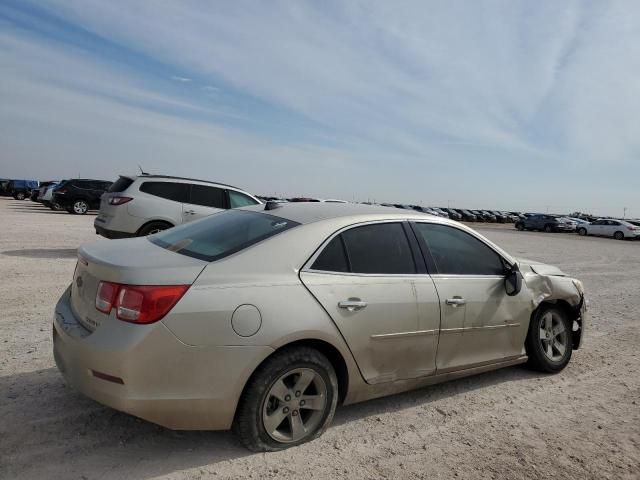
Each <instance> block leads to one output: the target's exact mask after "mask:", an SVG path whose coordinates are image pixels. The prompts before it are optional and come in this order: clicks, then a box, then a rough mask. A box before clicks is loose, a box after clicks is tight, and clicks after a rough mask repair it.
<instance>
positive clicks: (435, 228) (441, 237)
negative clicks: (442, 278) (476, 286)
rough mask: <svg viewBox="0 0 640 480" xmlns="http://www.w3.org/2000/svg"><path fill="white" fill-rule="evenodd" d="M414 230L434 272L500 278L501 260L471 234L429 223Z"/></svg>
mask: <svg viewBox="0 0 640 480" xmlns="http://www.w3.org/2000/svg"><path fill="white" fill-rule="evenodd" d="M415 227H416V233H417V234H418V236H419V237H422V239H423V240H424V242H425V243H426V245H427V248H428V249H429V251H430V252H431V256H432V257H433V260H434V261H435V263H436V268H437V269H438V273H440V274H449V275H504V273H505V271H504V264H503V262H502V258H501V257H500V256H499V255H498V254H497V253H496V252H494V251H493V250H492V249H491V248H490V247H489V246H487V245H485V244H484V243H483V242H481V241H480V240H478V239H477V238H475V237H473V236H472V235H469V234H468V233H466V232H463V231H462V230H459V229H457V228H453V227H449V226H446V225H438V224H433V223H416V224H415Z"/></svg>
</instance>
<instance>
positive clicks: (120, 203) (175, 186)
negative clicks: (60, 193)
mask: <svg viewBox="0 0 640 480" xmlns="http://www.w3.org/2000/svg"><path fill="white" fill-rule="evenodd" d="M258 203H262V202H260V200H258V199H257V198H256V197H255V196H253V195H251V194H250V193H247V192H245V191H243V190H241V189H239V188H237V187H232V186H231V185H225V184H222V183H216V182H208V181H206V180H196V179H191V178H182V177H170V176H166V175H148V174H143V175H138V176H124V175H122V176H120V178H119V179H118V180H117V181H116V182H115V183H114V184H113V185H112V186H111V188H110V189H109V190H108V191H107V192H106V193H105V194H104V195H103V196H102V199H101V201H100V213H99V214H98V216H97V217H96V219H95V221H94V223H93V225H94V227H95V229H96V233H97V234H99V235H102V236H103V237H106V238H128V237H141V236H145V235H150V234H152V233H156V232H159V231H161V230H166V229H167V228H171V227H174V226H176V225H180V224H182V223H187V222H190V221H192V220H197V219H199V218H202V217H206V216H208V215H211V214H213V213H216V212H219V211H221V210H224V209H229V208H238V207H245V206H247V205H256V204H258Z"/></svg>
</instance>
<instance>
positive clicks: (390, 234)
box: [342, 223, 416, 274]
mask: <svg viewBox="0 0 640 480" xmlns="http://www.w3.org/2000/svg"><path fill="white" fill-rule="evenodd" d="M342 238H343V239H344V243H345V247H346V252H347V257H348V258H349V261H350V263H351V271H352V272H353V273H379V274H402V273H415V271H416V267H415V263H414V261H413V255H412V254H411V248H410V247H409V241H408V240H407V236H406V235H405V233H404V228H402V225H401V224H400V223H379V224H374V225H365V226H362V227H355V228H352V229H350V230H347V231H345V232H343V233H342Z"/></svg>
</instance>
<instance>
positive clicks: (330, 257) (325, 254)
mask: <svg viewBox="0 0 640 480" xmlns="http://www.w3.org/2000/svg"><path fill="white" fill-rule="evenodd" d="M311 268H312V269H313V270H322V271H325V272H348V271H349V264H348V262H347V254H346V252H345V251H344V244H343V243H342V238H341V237H340V235H338V236H337V237H334V238H333V240H331V241H330V242H329V244H328V245H327V246H326V247H324V250H323V251H322V253H321V254H320V256H318V258H316V261H315V262H313V265H312V266H311Z"/></svg>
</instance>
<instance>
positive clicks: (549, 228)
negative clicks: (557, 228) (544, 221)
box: [544, 225, 553, 233]
mask: <svg viewBox="0 0 640 480" xmlns="http://www.w3.org/2000/svg"><path fill="white" fill-rule="evenodd" d="M544 231H545V232H547V233H551V232H553V227H552V226H551V225H545V226H544Z"/></svg>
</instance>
